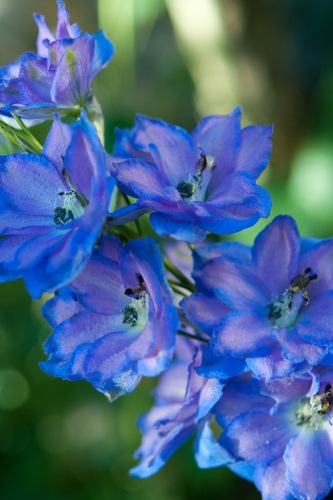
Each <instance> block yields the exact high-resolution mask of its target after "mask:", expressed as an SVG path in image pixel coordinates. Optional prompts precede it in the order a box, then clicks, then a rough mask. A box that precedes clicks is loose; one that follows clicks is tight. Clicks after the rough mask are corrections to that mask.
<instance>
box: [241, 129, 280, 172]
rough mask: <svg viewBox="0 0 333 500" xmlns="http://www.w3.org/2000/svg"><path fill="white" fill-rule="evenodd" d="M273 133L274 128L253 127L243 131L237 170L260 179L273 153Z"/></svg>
mask: <svg viewBox="0 0 333 500" xmlns="http://www.w3.org/2000/svg"><path fill="white" fill-rule="evenodd" d="M272 133H273V126H268V127H263V126H261V125H251V126H250V127H246V128H244V129H243V130H242V132H241V138H242V139H241V145H240V148H239V153H238V158H237V163H236V170H239V171H242V172H248V173H250V174H252V175H253V176H254V177H255V178H256V179H257V178H258V177H259V175H260V174H261V173H262V171H263V170H264V169H265V168H266V167H267V164H268V162H269V158H270V155H271V152H272V142H271V141H270V138H271V136H272Z"/></svg>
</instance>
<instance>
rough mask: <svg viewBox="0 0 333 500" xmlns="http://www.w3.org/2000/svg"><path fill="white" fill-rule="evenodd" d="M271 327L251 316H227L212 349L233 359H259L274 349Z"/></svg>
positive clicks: (239, 314)
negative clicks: (248, 357)
mask: <svg viewBox="0 0 333 500" xmlns="http://www.w3.org/2000/svg"><path fill="white" fill-rule="evenodd" d="M274 345H275V341H274V340H273V339H272V338H271V336H270V327H269V326H268V325H266V324H265V323H263V322H262V321H260V320H259V319H258V318H257V317H255V316H252V315H250V314H241V313H238V312H231V313H229V314H227V315H226V316H225V317H224V318H223V319H222V322H221V324H220V326H219V327H218V328H217V329H216V331H215V332H214V335H213V338H212V349H213V352H214V353H216V354H221V355H222V356H233V357H247V356H250V357H253V356H255V357H258V356H264V355H267V354H268V353H270V352H271V351H272V349H273V348H274Z"/></svg>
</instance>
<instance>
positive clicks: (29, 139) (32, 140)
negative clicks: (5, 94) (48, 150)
mask: <svg viewBox="0 0 333 500" xmlns="http://www.w3.org/2000/svg"><path fill="white" fill-rule="evenodd" d="M12 117H13V118H14V120H15V121H16V123H17V124H18V125H19V126H20V127H21V129H22V131H23V132H24V134H25V139H26V141H27V143H28V144H30V146H31V147H33V148H34V149H35V151H36V152H37V153H38V154H41V152H42V151H43V146H42V145H41V144H40V142H38V141H37V139H36V137H35V136H34V135H33V134H32V133H31V131H30V130H29V129H28V127H27V126H26V125H25V123H24V122H23V120H22V119H21V118H20V117H19V116H16V115H14V114H13V113H12Z"/></svg>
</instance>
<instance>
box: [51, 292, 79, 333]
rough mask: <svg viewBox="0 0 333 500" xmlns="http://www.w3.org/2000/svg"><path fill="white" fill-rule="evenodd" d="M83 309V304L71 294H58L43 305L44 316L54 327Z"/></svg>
mask: <svg viewBox="0 0 333 500" xmlns="http://www.w3.org/2000/svg"><path fill="white" fill-rule="evenodd" d="M82 310H83V308H82V306H81V304H80V303H79V302H77V301H76V300H74V299H73V297H72V296H71V295H56V296H55V297H53V298H52V299H50V300H48V301H47V302H45V304H43V307H42V313H43V316H44V317H45V318H46V319H47V321H48V322H49V323H50V325H51V326H52V327H53V328H55V327H56V326H57V325H59V324H60V323H62V322H63V321H66V320H67V319H69V318H70V317H71V316H74V315H75V314H77V313H78V312H81V311H82Z"/></svg>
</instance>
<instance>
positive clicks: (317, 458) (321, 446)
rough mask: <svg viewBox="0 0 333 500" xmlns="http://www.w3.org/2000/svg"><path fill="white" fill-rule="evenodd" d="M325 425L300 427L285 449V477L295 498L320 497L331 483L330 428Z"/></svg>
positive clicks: (326, 491)
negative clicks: (315, 427) (299, 430)
mask: <svg viewBox="0 0 333 500" xmlns="http://www.w3.org/2000/svg"><path fill="white" fill-rule="evenodd" d="M327 426H328V427H326V429H319V430H316V431H314V430H310V429H307V428H304V429H302V430H301V432H300V433H299V434H298V435H297V436H295V438H294V439H292V440H291V441H290V443H289V445H288V447H287V449H286V452H285V455H284V459H285V462H286V465H287V477H288V480H289V481H290V490H291V491H292V493H293V494H294V495H295V496H296V497H297V498H318V499H319V498H324V497H326V495H328V493H329V491H330V490H331V488H332V486H333V445H332V437H331V434H332V431H331V428H330V427H329V424H328V423H327Z"/></svg>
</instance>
